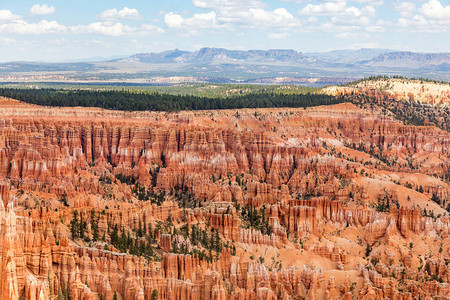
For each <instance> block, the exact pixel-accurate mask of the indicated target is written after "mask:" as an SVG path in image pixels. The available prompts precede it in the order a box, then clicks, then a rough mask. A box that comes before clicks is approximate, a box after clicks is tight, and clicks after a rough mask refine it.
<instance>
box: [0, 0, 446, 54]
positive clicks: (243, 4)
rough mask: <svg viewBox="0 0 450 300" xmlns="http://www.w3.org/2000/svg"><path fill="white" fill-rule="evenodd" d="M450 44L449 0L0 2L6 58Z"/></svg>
mask: <svg viewBox="0 0 450 300" xmlns="http://www.w3.org/2000/svg"><path fill="white" fill-rule="evenodd" d="M200 47H223V48H228V49H243V50H246V49H274V48H283V49H295V50H297V51H301V52H317V51H328V50H336V49H358V48H363V47H364V48H387V49H396V50H409V51H421V52H448V51H450V0H408V1H403V0H393V1H387V0H355V1H345V0H327V1H308V0H192V1H191V0H183V1H181V0H164V1H154V0H140V1H134V0H132V1H119V0H89V1H88V0H76V1H69V0H53V1H52V0H48V1H44V2H39V1H29V0H0V61H12V60H41V61H62V60H73V59H79V58H89V57H112V56H117V55H130V54H134V53H139V52H159V51H163V50H168V49H174V48H178V49H182V50H196V49H198V48H200Z"/></svg>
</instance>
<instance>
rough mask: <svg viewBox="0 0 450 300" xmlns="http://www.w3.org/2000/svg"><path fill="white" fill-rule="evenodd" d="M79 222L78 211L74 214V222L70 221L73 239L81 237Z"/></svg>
mask: <svg viewBox="0 0 450 300" xmlns="http://www.w3.org/2000/svg"><path fill="white" fill-rule="evenodd" d="M79 231H80V230H79V221H78V210H75V211H74V212H73V218H72V221H70V232H71V233H72V239H75V238H77V237H78V236H79Z"/></svg>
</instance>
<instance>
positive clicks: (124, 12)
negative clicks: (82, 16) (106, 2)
mask: <svg viewBox="0 0 450 300" xmlns="http://www.w3.org/2000/svg"><path fill="white" fill-rule="evenodd" d="M97 17H98V19H99V20H102V21H118V20H139V19H142V16H141V14H140V13H139V12H138V10H137V9H135V8H128V7H126V6H125V7H124V8H122V9H121V10H117V9H116V8H113V9H109V10H105V11H104V12H102V13H101V14H100V15H98V16H97Z"/></svg>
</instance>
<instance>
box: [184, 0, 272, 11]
mask: <svg viewBox="0 0 450 300" xmlns="http://www.w3.org/2000/svg"><path fill="white" fill-rule="evenodd" d="M192 3H193V4H194V6H195V7H198V8H205V9H212V10H216V11H239V10H241V11H243V10H249V9H253V8H264V7H266V5H264V4H263V3H262V2H261V1H260V0H244V1H242V0H193V1H192Z"/></svg>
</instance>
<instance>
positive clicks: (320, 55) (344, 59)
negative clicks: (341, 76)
mask: <svg viewBox="0 0 450 300" xmlns="http://www.w3.org/2000/svg"><path fill="white" fill-rule="evenodd" d="M389 52H394V51H393V50H388V49H370V48H362V49H359V50H334V51H328V52H313V53H305V55H307V56H309V57H312V58H315V59H318V60H322V61H326V62H332V63H344V64H355V63H360V62H362V61H367V60H371V59H372V58H374V57H377V56H379V55H381V54H384V53H389Z"/></svg>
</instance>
